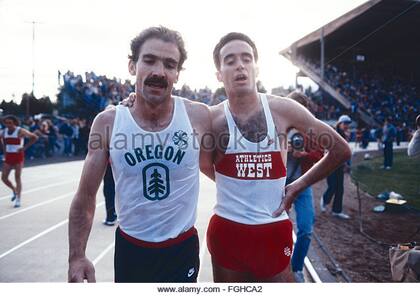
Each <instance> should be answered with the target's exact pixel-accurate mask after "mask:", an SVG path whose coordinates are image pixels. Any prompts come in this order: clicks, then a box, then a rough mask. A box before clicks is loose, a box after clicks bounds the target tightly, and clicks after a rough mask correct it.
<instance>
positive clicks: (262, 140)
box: [207, 33, 351, 282]
mask: <svg viewBox="0 0 420 296" xmlns="http://www.w3.org/2000/svg"><path fill="white" fill-rule="evenodd" d="M213 59H214V63H215V65H216V68H217V78H218V80H219V81H220V82H222V83H223V85H224V87H225V90H226V94H227V97H228V100H226V101H224V102H222V103H220V104H219V105H216V106H214V107H212V110H211V113H212V128H213V133H214V135H215V139H216V143H217V147H216V151H215V156H214V162H215V170H216V173H215V174H216V175H215V177H216V187H217V204H216V207H215V209H214V212H215V215H214V216H213V217H212V218H211V221H210V223H209V227H208V231H207V246H208V249H209V251H210V254H211V257H212V265H213V277H214V280H215V282H257V281H264V282H285V281H286V282H292V281H294V280H293V274H292V273H291V270H290V256H291V255H292V245H293V242H292V224H291V222H290V220H289V218H288V214H287V211H288V210H289V208H290V206H291V204H292V203H293V201H294V199H295V198H296V197H297V196H298V195H299V194H300V193H301V192H302V191H303V190H304V189H305V188H307V187H308V186H310V185H311V184H313V183H315V182H317V181H319V180H321V179H323V178H325V177H326V176H328V174H329V173H330V172H331V171H333V170H334V169H335V168H337V167H338V166H339V165H340V164H342V163H343V162H345V161H346V160H347V159H348V158H350V156H351V151H350V148H349V146H348V145H347V143H346V142H345V141H344V140H343V139H342V138H341V137H340V136H339V135H338V134H337V133H336V132H335V131H334V130H333V129H332V128H331V127H329V126H327V125H326V124H324V123H323V122H321V121H319V120H317V119H316V118H315V117H314V116H313V115H312V114H311V113H310V112H309V111H308V110H307V109H305V108H304V107H303V106H301V105H300V104H299V103H297V102H295V101H293V100H291V99H288V98H282V97H276V96H272V95H265V94H261V93H258V92H257V87H256V77H257V75H258V67H257V64H256V63H257V61H258V52H257V48H256V46H255V44H254V42H253V41H252V40H251V39H250V38H249V37H248V36H246V35H244V34H242V33H229V34H227V35H225V36H224V37H222V38H221V40H220V41H219V43H218V44H217V45H216V47H215V48H214V51H213ZM292 128H294V129H296V130H298V131H299V132H300V133H302V134H305V136H306V137H307V138H308V139H309V140H310V141H313V142H314V143H316V144H317V145H319V147H321V148H323V149H327V150H328V151H329V152H328V153H327V154H326V156H324V157H323V158H322V159H321V160H320V161H319V162H318V163H316V164H315V165H314V166H313V167H312V168H311V169H309V170H308V171H307V172H306V173H305V174H303V175H302V176H301V177H300V178H298V179H297V180H295V181H294V182H292V183H291V184H289V185H287V186H285V181H286V169H285V167H286V163H285V162H286V154H287V133H288V131H289V130H291V129H292Z"/></svg>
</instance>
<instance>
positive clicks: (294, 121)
mask: <svg viewBox="0 0 420 296" xmlns="http://www.w3.org/2000/svg"><path fill="white" fill-rule="evenodd" d="M267 97H268V104H269V106H270V110H271V114H272V116H273V118H274V121H275V122H276V126H277V128H280V127H282V128H283V129H284V130H286V131H288V130H289V129H290V128H298V129H299V128H301V127H302V126H309V125H312V124H315V122H316V121H317V120H316V118H315V117H314V116H313V115H312V114H311V113H310V112H309V111H308V109H306V108H305V107H303V106H302V105H301V104H299V103H298V102H296V101H294V100H292V99H289V98H285V97H279V96H273V95H268V96H267Z"/></svg>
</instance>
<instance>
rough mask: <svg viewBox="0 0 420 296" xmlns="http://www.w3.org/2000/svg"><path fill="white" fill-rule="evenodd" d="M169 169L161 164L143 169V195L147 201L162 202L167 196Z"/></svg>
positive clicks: (152, 164)
mask: <svg viewBox="0 0 420 296" xmlns="http://www.w3.org/2000/svg"><path fill="white" fill-rule="evenodd" d="M169 189H170V188H169V169H168V167H166V166H165V165H163V164H161V163H151V164H149V165H147V166H145V167H144V168H143V195H144V197H145V198H147V199H148V200H162V199H165V198H167V197H168V195H169V192H170V190H169Z"/></svg>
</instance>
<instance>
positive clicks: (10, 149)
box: [3, 127, 24, 164]
mask: <svg viewBox="0 0 420 296" xmlns="http://www.w3.org/2000/svg"><path fill="white" fill-rule="evenodd" d="M19 131H20V127H16V128H15V130H14V131H13V133H11V134H9V129H8V128H5V129H4V131H3V139H4V144H5V146H6V151H5V153H4V155H5V162H6V163H8V164H18V163H21V162H23V160H24V152H23V151H20V152H18V150H19V149H21V148H23V141H24V140H23V138H22V137H19Z"/></svg>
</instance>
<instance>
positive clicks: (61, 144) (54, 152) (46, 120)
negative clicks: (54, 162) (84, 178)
mask: <svg viewBox="0 0 420 296" xmlns="http://www.w3.org/2000/svg"><path fill="white" fill-rule="evenodd" d="M21 126H22V127H24V128H25V129H27V130H29V131H31V132H33V133H35V134H36V135H37V136H38V137H39V138H38V140H37V142H36V143H35V144H34V145H32V146H30V147H29V148H28V149H27V150H26V152H25V157H26V158H27V159H35V158H48V157H53V156H66V157H70V156H83V155H86V153H87V147H88V138H89V132H90V124H89V123H88V122H87V121H86V119H79V118H74V119H67V118H63V117H53V116H48V117H42V118H38V117H37V118H33V117H28V118H27V119H26V120H24V121H23V122H22V124H21Z"/></svg>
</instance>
